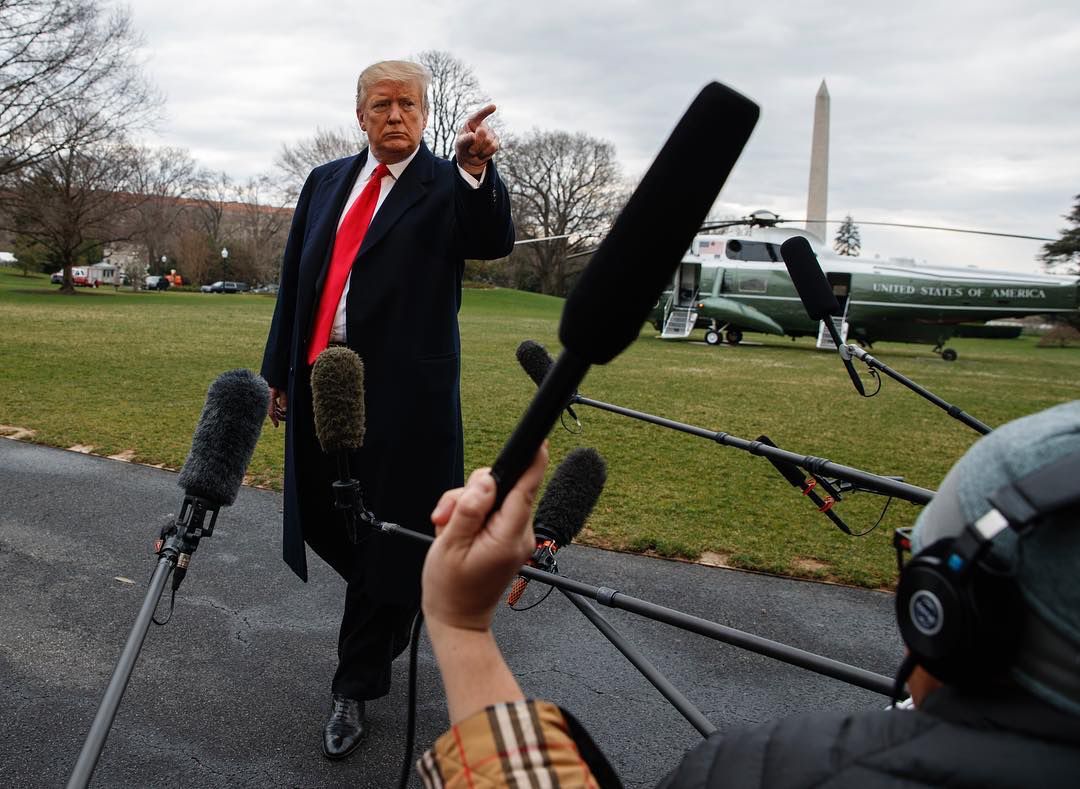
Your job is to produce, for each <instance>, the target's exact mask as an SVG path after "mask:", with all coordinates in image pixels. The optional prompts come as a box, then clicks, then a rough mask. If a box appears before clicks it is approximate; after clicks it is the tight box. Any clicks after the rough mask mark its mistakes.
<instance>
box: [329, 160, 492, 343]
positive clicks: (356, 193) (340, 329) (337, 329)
mask: <svg viewBox="0 0 1080 789" xmlns="http://www.w3.org/2000/svg"><path fill="white" fill-rule="evenodd" d="M419 150H420V148H419V147H417V149H416V150H415V151H413V152H412V153H411V154H409V156H408V158H406V159H402V160H401V161H400V162H397V163H396V164H388V165H386V169H388V170H389V171H390V174H389V175H384V176H383V179H382V184H381V185H380V187H379V197H378V199H377V200H376V201H375V212H374V213H373V214H372V215H371V218H372V221H375V214H377V213H379V208H380V207H381V206H382V204H383V202H384V201H385V200H386V196H387V195H388V194H390V190H391V189H393V188H394V184H395V183H397V179H398V178H400V177H401V174H402V173H403V172H405V168H406V167H408V166H409V163H410V162H411V161H412V160H413V159H414V158H415V157H416V152H417V151H419ZM378 165H379V161H378V160H377V159H376V158H375V156H374V155H373V154H372V153H371V151H370V149H369V150H368V156H367V159H366V160H365V161H364V166H363V167H361V168H360V172H359V173H357V176H356V181H355V182H354V183H353V188H352V191H351V192H349V199H348V200H346V201H345V207H344V208H343V209H342V211H341V216H339V217H338V223H337V226H338V230H340V229H341V223H342V222H344V221H345V215H346V214H348V213H349V209H350V208H352V205H353V203H355V202H356V199H357V198H358V197H360V193H361V192H362V191H364V186H366V185H367V182H368V181H369V180H371V176H372V175H373V174H374V172H375V168H376V167H377V166H378ZM457 169H458V172H459V173H460V174H461V177H462V178H464V179H465V183H467V184H468V185H469V186H471V187H472V188H473V189H479V188H480V183H481V182H482V181H483V180H484V175H485V174H487V167H485V168H484V170H483V172H481V173H480V177H479V178H475V177H474V176H472V175H470V174H469V173H467V172H465V171H464V170H463V169H462V168H461V166H460V165H459V166H458V168H457ZM369 227H370V225H369ZM351 282H352V273H351V272H350V273H349V278H348V279H347V280H345V289H344V290H342V291H341V301H339V302H338V307H337V313H336V314H335V315H334V325H333V327H332V328H331V329H330V342H345V341H346V340H347V338H346V336H345V302H346V301H347V299H348V296H349V284H350V283H351Z"/></svg>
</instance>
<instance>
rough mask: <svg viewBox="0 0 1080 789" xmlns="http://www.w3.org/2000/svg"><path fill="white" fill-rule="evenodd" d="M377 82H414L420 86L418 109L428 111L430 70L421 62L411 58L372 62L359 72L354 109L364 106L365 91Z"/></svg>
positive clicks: (425, 112)
mask: <svg viewBox="0 0 1080 789" xmlns="http://www.w3.org/2000/svg"><path fill="white" fill-rule="evenodd" d="M378 82H399V83H403V84H408V83H414V84H416V85H417V86H419V88H420V109H421V110H423V112H424V114H425V115H426V114H427V111H428V96H427V93H428V86H429V85H430V84H431V72H430V71H428V69H427V66H424V65H423V64H421V63H413V62H412V61H411V60H383V61H380V62H379V63H373V64H372V65H370V66H368V67H367V68H366V69H364V70H363V71H361V72H360V78H359V79H357V80H356V109H360V108H361V107H363V106H364V99H366V98H367V93H368V91H369V90H371V88H372V87H373V86H374V85H375V84H376V83H378Z"/></svg>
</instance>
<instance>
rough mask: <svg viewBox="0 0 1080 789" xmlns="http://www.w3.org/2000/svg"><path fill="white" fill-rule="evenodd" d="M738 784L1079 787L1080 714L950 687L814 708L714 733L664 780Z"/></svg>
mask: <svg viewBox="0 0 1080 789" xmlns="http://www.w3.org/2000/svg"><path fill="white" fill-rule="evenodd" d="M729 786H730V787H778V788H780V789H789V788H790V789H794V787H822V789H829V788H832V787H852V788H853V789H854V788H855V787H858V789H866V787H878V786H886V787H917V786H948V787H972V789H974V788H975V787H979V789H987V788H990V789H992V788H993V787H1040V789H1041V788H1042V787H1077V786H1080V719H1077V718H1074V717H1071V716H1067V715H1065V714H1063V713H1059V712H1057V711H1056V710H1054V709H1052V708H1050V707H1048V706H1046V705H1044V704H1042V703H1040V702H1038V701H1036V700H1035V699H1034V698H1032V697H1030V696H1028V695H1027V694H1024V693H1022V692H1020V691H1017V690H1012V691H1002V692H1001V693H999V694H997V695H996V696H995V697H994V698H985V697H979V698H973V697H964V696H962V695H961V694H960V693H959V692H957V691H954V690H952V689H949V688H942V689H940V690H938V691H936V692H935V693H933V694H932V695H931V696H930V697H929V698H928V699H927V700H926V703H925V704H924V707H923V709H922V710H920V711H906V710H898V711H891V710H881V711H877V710H873V711H869V712H862V713H854V714H843V713H835V714H834V713H810V714H807V715H801V716H797V717H792V718H785V719H782V720H778V721H774V722H771V723H768V724H765V725H763V726H759V727H756V728H751V729H744V730H738V731H733V732H728V733H726V734H717V735H713V736H712V737H710V738H709V739H708V740H706V741H705V742H703V743H702V744H701V745H699V746H698V747H697V748H695V749H694V750H693V751H691V752H690V753H689V754H687V756H686V758H684V759H683V761H682V762H681V763H680V764H679V766H678V767H677V768H676V769H675V770H674V771H673V772H672V773H671V774H670V775H669V776H668V777H667V778H666V779H664V781H663V782H661V784H660V789H696V788H697V787H709V789H717V788H718V787H729Z"/></svg>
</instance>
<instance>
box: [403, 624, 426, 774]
mask: <svg viewBox="0 0 1080 789" xmlns="http://www.w3.org/2000/svg"><path fill="white" fill-rule="evenodd" d="M423 624H424V612H423V610H420V611H417V612H416V618H415V619H413V623H412V632H411V633H410V635H409V642H410V643H409V701H408V707H409V711H408V715H407V718H406V721H405V758H404V759H403V760H402V762H401V777H400V778H398V787H399V789H406V787H407V786H408V785H409V774H410V773H411V772H412V758H413V748H414V747H415V745H416V674H417V671H416V664H417V655H418V652H419V651H420V628H421V627H423Z"/></svg>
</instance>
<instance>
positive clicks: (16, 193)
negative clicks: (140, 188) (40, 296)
mask: <svg viewBox="0 0 1080 789" xmlns="http://www.w3.org/2000/svg"><path fill="white" fill-rule="evenodd" d="M137 169H138V153H137V151H136V150H135V149H134V148H132V147H131V146H130V145H127V144H123V143H119V144H117V143H95V144H92V145H79V146H77V147H70V148H65V149H62V150H57V151H53V152H52V153H51V154H50V155H49V156H47V157H38V158H36V159H35V160H34V161H33V163H31V164H27V165H25V166H23V167H21V168H20V169H19V170H18V171H16V172H14V173H9V177H8V179H7V181H8V187H7V190H6V194H5V206H4V208H5V210H4V211H3V212H0V223H2V224H3V225H4V226H5V227H4V229H7V230H10V231H11V232H13V233H16V234H17V235H20V236H22V237H23V238H25V239H27V240H29V241H32V242H36V243H37V244H39V245H40V246H41V247H42V248H43V249H44V250H45V251H46V253H47V254H48V256H49V257H50V258H51V259H53V260H54V261H56V262H57V263H59V264H60V265H61V266H63V270H64V282H63V284H62V286H61V288H60V290H61V292H62V293H74V292H75V288H74V283H73V282H72V277H71V267H72V266H73V265H75V264H76V263H78V262H79V261H80V260H81V259H86V258H87V257H88V256H90V255H94V254H97V253H98V252H99V251H100V249H101V248H102V247H103V246H104V245H105V244H106V243H109V242H112V241H116V240H121V239H126V238H127V237H128V236H129V231H128V229H127V227H126V224H127V220H128V218H129V217H130V214H131V213H132V212H133V211H134V210H136V209H137V207H138V205H139V202H140V200H141V198H139V196H137V195H135V194H133V193H132V191H131V190H132V186H133V184H134V181H135V174H136V172H137Z"/></svg>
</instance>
